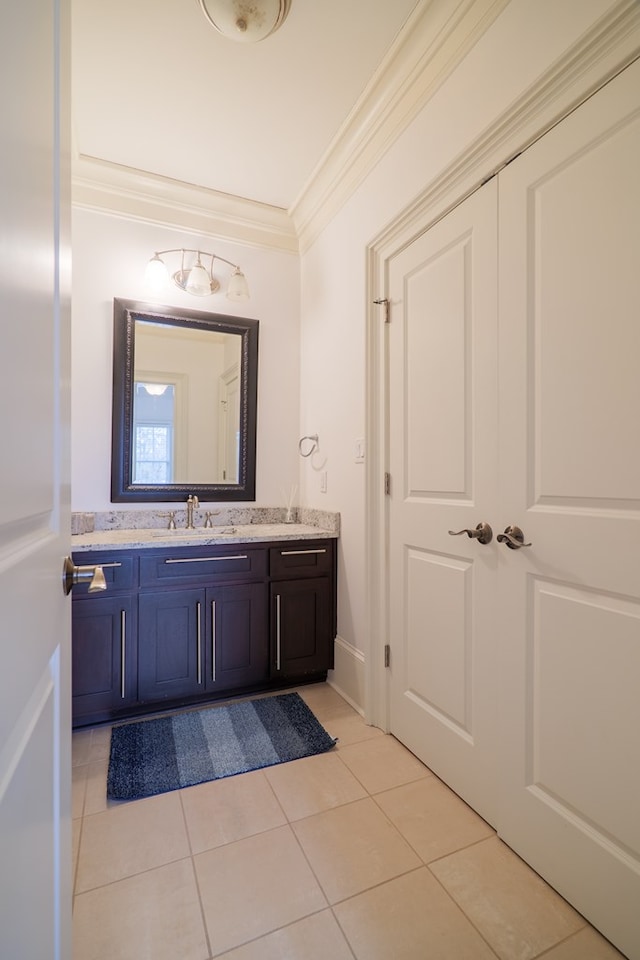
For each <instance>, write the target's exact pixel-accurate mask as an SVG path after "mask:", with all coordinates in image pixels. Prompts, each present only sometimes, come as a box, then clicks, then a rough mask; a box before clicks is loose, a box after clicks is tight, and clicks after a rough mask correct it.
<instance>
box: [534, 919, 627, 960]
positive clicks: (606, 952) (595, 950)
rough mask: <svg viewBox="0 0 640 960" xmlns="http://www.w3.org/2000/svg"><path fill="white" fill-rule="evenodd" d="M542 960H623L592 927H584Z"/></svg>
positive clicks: (546, 954)
mask: <svg viewBox="0 0 640 960" xmlns="http://www.w3.org/2000/svg"><path fill="white" fill-rule="evenodd" d="M544 960H625V958H624V957H623V955H622V954H621V953H620V952H619V951H618V950H616V948H615V947H614V946H612V945H611V944H610V943H609V941H608V940H605V939H604V937H601V936H600V934H599V933H597V932H596V931H595V930H594V929H593V927H585V928H584V930H580V931H579V932H578V933H576V934H574V936H572V937H569V939H568V940H565V941H564V943H561V944H560V945H559V946H557V947H554V948H553V949H552V950H549V952H548V953H545V955H544Z"/></svg>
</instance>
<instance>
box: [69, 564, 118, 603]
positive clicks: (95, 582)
mask: <svg viewBox="0 0 640 960" xmlns="http://www.w3.org/2000/svg"><path fill="white" fill-rule="evenodd" d="M106 566H118V567H119V566H120V564H119V563H118V564H106ZM87 581H89V593H97V592H98V591H100V590H106V589H107V581H106V580H105V576H104V571H103V569H102V567H101V566H100V565H97V566H88V565H87V566H79V567H77V566H76V565H75V563H74V562H73V560H72V559H71V557H65V558H64V566H63V568H62V589H63V590H64V595H65V597H68V596H69V594H70V593H71V591H72V590H73V587H74V585H75V584H76V583H86V582H87Z"/></svg>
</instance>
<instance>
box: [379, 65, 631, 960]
mask: <svg viewBox="0 0 640 960" xmlns="http://www.w3.org/2000/svg"><path fill="white" fill-rule="evenodd" d="M639 91H640V62H638V63H636V64H634V65H633V66H631V67H629V68H628V69H627V70H626V71H624V73H622V74H621V75H620V76H619V77H618V78H616V79H614V80H613V81H611V82H610V83H609V84H608V85H607V86H606V87H604V88H603V90H601V91H600V92H599V93H598V94H596V95H595V96H594V97H592V98H591V99H590V100H589V101H587V102H586V103H585V104H584V105H583V106H581V107H580V108H579V109H577V110H576V111H575V112H574V113H573V114H571V115H570V116H569V117H567V118H566V119H565V120H564V121H563V122H562V123H561V124H559V125H558V126H556V127H555V128H554V129H553V130H551V132H550V133H548V134H547V135H546V136H545V137H543V138H542V139H541V140H540V141H538V142H537V143H536V144H534V145H533V146H532V147H531V148H529V149H528V150H527V151H525V152H524V153H523V154H522V155H521V156H520V157H519V158H517V159H516V160H514V161H513V162H512V163H511V164H509V165H508V166H507V167H506V168H505V169H504V170H503V171H501V173H500V174H499V175H498V176H497V177H496V178H495V179H494V181H492V182H491V184H492V185H493V186H491V184H489V185H487V186H485V187H484V188H482V190H480V191H479V192H478V193H476V194H475V195H474V196H473V197H471V198H469V199H468V200H466V201H465V202H464V203H462V204H461V205H460V206H459V207H458V208H457V209H456V210H454V211H453V212H452V213H451V214H449V215H448V216H447V217H446V218H445V220H443V221H441V222H440V223H438V224H436V225H435V227H433V228H431V229H430V230H429V231H428V232H427V233H425V234H424V236H422V237H419V238H418V239H417V240H415V241H414V242H413V243H412V244H411V245H410V246H409V247H407V248H406V249H404V250H403V251H402V252H401V253H399V254H398V255H397V256H396V257H394V258H392V260H391V261H390V264H389V290H390V300H391V304H392V319H391V328H390V331H389V397H390V401H389V403H390V407H389V460H390V465H391V474H392V496H391V501H390V505H389V590H390V593H389V610H390V623H391V630H390V639H391V646H392V661H391V663H392V666H391V671H390V717H391V731H392V732H393V733H394V734H395V735H396V736H398V737H399V738H400V739H401V740H402V741H403V742H404V743H406V744H407V746H409V747H410V749H412V750H414V752H415V753H416V754H417V755H418V756H420V757H421V759H423V760H424V761H425V763H427V765H428V766H430V767H431V768H432V769H433V770H434V771H435V772H436V773H437V774H438V775H439V776H441V777H442V778H443V779H444V780H445V781H446V782H447V783H449V784H450V785H451V786H452V787H453V789H454V790H456V791H457V792H458V793H459V794H461V796H463V797H464V798H465V799H466V800H467V801H468V802H469V803H470V804H471V805H472V806H473V807H475V809H476V810H478V811H479V812H480V813H481V814H482V815H483V816H485V817H486V818H487V819H488V820H490V822H492V823H493V824H494V826H496V828H497V829H498V832H499V834H500V836H501V837H503V839H504V840H505V841H506V842H507V843H508V844H509V845H510V846H512V847H513V849H514V850H516V852H517V853H518V854H520V856H522V857H523V858H524V859H525V860H527V861H528V862H529V863H530V864H531V865H532V866H533V867H534V868H535V869H536V870H537V871H538V872H539V873H540V874H541V875H542V876H543V877H544V878H545V879H546V880H548V881H549V882H550V883H551V884H552V885H553V886H554V887H555V888H556V889H557V890H558V891H559V892H560V893H562V894H563V895H564V896H565V897H566V898H567V899H568V900H569V901H570V902H571V903H573V904H574V905H575V906H576V907H577V908H578V909H579V910H580V911H581V912H582V913H583V914H585V916H586V917H587V918H588V919H589V920H590V921H591V922H592V923H593V924H594V925H595V926H597V927H598V928H599V929H600V930H602V932H603V933H604V934H605V936H607V937H609V938H610V939H611V940H612V941H613V942H614V943H616V945H618V946H619V947H620V949H621V950H623V951H624V953H625V954H626V955H627V956H629V957H630V958H633V960H638V958H640V926H639V925H638V922H637V908H638V904H639V903H640V826H639V820H638V810H640V772H639V769H638V764H637V757H638V755H639V735H638V731H639V730H640V698H639V697H638V677H639V676H640V576H639V571H640V444H639V443H638V442H637V437H638V411H639V410H640V376H638V358H639V357H640V324H639V323H638V303H640V271H639V270H638V251H640V191H639V190H638V170H640V93H639ZM490 187H491V189H488V188H490ZM493 204H497V207H496V209H497V210H498V227H497V231H495V230H493V228H491V227H488V228H487V225H488V224H489V225H490V224H491V223H492V216H493V214H492V205H493ZM483 205H484V206H483ZM496 237H499V242H498V243H497V246H494V244H496ZM465 238H466V239H465ZM465 244H466V246H465ZM485 244H487V245H488V247H487V248H485ZM461 249H465V257H467V256H468V262H469V263H470V264H471V268H470V269H468V270H464V271H463V270H460V269H458V270H457V271H456V269H454V268H453V263H454V262H455V261H456V254H457V253H458V252H459V251H460V250H461ZM495 250H497V251H498V252H497V269H496V263H495V262H494V261H492V257H491V251H495ZM447 257H450V259H449V261H448V262H447V260H446V258H447ZM458 259H459V258H458ZM477 264H482V275H481V280H480V281H478V280H477V279H476V274H474V269H473V268H474V266H475V265H477ZM496 277H497V278H498V281H497V287H498V297H497V305H496V301H495V299H492V297H491V295H490V290H491V284H492V283H493V282H494V281H495V280H496ZM456 286H457V290H456V289H449V287H451V288H455V287H456ZM496 318H497V319H498V322H499V325H498V330H497V335H496V331H495V327H494V325H493V324H494V323H495V322H496ZM424 326H427V327H429V328H433V329H429V331H428V332H425V330H424V329H423V327H424ZM461 330H464V336H462V337H460V335H459V334H460V331H461ZM483 350H484V351H485V352H484V354H483V353H482V351H483ZM461 370H464V371H465V373H464V376H461V375H460V371H461ZM452 382H453V384H454V390H455V393H456V396H455V398H454V397H452V395H451V393H450V391H449V387H450V386H451V383H452ZM496 388H497V389H498V396H497V400H496ZM434 420H437V424H436V426H434V425H433V422H434ZM449 442H450V443H451V447H452V449H449V447H448V444H449ZM417 445H421V449H420V451H419V452H415V453H414V452H413V450H412V447H413V446H417ZM453 448H455V452H454V450H453ZM432 458H433V459H436V460H442V461H443V462H442V463H438V464H436V465H434V464H432V462H431V461H432ZM463 463H464V465H465V466H464V469H463V468H462V467H461V464H463ZM416 465H418V466H416ZM463 473H464V479H463V481H462V482H461V478H462V476H463ZM439 484H440V486H439ZM480 520H485V521H488V522H489V523H491V524H493V527H494V534H500V533H502V531H503V530H504V529H505V528H506V527H507V526H509V525H512V524H517V525H518V526H519V527H521V528H522V530H523V532H524V540H525V542H530V544H531V545H530V546H523V547H521V548H519V549H510V548H509V547H508V546H507V544H506V543H500V542H497V538H496V539H494V540H493V541H492V543H490V544H488V545H486V546H481V545H479V544H478V542H477V541H475V540H474V541H470V540H468V539H466V537H465V538H462V539H456V540H454V541H451V539H448V538H447V536H446V535H445V533H446V531H447V529H449V530H454V531H455V530H459V529H461V528H463V527H466V528H469V527H473V526H475V523H476V522H479V521H480ZM487 780H490V781H492V782H493V783H495V784H496V785H498V784H499V789H498V788H497V787H496V789H495V790H494V791H492V790H491V789H490V788H487Z"/></svg>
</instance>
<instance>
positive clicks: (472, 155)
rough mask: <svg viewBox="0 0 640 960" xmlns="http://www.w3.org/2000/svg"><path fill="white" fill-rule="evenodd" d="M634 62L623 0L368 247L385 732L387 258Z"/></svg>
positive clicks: (369, 413) (376, 651)
mask: <svg viewBox="0 0 640 960" xmlns="http://www.w3.org/2000/svg"><path fill="white" fill-rule="evenodd" d="M639 57H640V6H639V5H638V4H637V0H620V2H619V3H616V4H615V5H614V6H613V7H611V9H610V10H609V11H608V12H607V13H606V14H605V16H603V17H602V18H601V19H600V20H598V21H597V22H596V23H595V24H594V25H593V27H592V28H591V29H590V30H589V31H587V32H586V33H585V34H584V35H583V36H582V37H581V38H580V39H579V41H578V42H577V43H575V44H574V45H573V46H571V47H569V48H568V49H567V50H566V51H565V54H564V55H563V57H561V58H560V59H559V60H558V61H556V62H555V63H553V64H552V65H551V66H550V67H549V68H548V70H546V71H545V72H544V73H543V74H542V75H541V76H540V77H539V78H538V80H537V81H536V82H535V83H534V84H532V85H531V86H530V87H528V88H527V89H526V90H525V91H524V92H523V93H522V94H521V95H520V97H518V98H517V100H516V101H515V102H514V103H512V104H511V106H510V107H509V109H508V110H506V111H504V112H503V113H502V114H500V115H499V116H497V117H496V118H495V119H494V121H493V123H492V124H491V126H490V127H488V128H487V129H486V130H485V131H483V133H482V134H481V135H480V136H479V137H477V138H476V139H475V140H473V141H471V142H470V143H469V144H468V145H467V147H466V148H465V150H464V151H463V152H462V153H461V154H459V155H458V156H456V157H453V158H452V159H451V161H450V162H449V164H448V165H447V166H446V167H445V169H444V170H443V172H442V173H441V174H440V175H439V176H437V177H436V178H434V179H433V180H432V181H431V182H430V183H429V184H427V185H426V186H425V189H424V191H423V192H422V193H421V194H420V196H419V197H418V198H417V199H416V200H415V201H414V202H413V203H411V204H410V205H409V206H408V207H406V208H405V209H404V210H403V211H402V212H401V213H399V214H398V216H397V217H396V218H394V220H393V221H391V222H390V223H389V224H388V225H387V226H385V227H384V228H383V229H382V230H381V231H380V233H379V234H378V235H377V236H376V237H374V238H373V239H372V241H371V242H370V243H369V244H368V246H367V249H366V256H367V282H366V296H367V312H366V348H365V349H366V369H365V380H366V384H365V387H366V397H365V424H366V436H367V450H368V457H367V464H366V480H365V515H366V518H367V522H366V524H365V529H366V534H365V564H366V576H365V583H366V611H367V619H368V623H367V636H368V637H369V652H368V655H367V658H366V661H365V703H364V712H365V719H366V720H367V722H368V723H371V724H374V725H375V726H377V727H380V729H382V730H384V731H385V732H388V731H389V682H388V674H387V672H386V669H385V656H384V650H385V645H386V644H387V643H388V637H389V632H390V631H389V627H390V624H389V603H388V592H387V582H388V522H389V521H388V500H387V497H386V496H385V491H384V488H385V479H384V478H385V473H386V472H387V471H388V469H389V455H388V446H389V437H388V406H389V396H388V373H387V343H388V325H387V323H386V322H385V319H386V316H388V317H389V320H390V322H393V304H392V303H389V302H388V301H387V299H386V298H387V296H388V286H389V285H388V265H389V261H390V259H391V258H392V257H393V256H395V255H397V254H398V253H400V251H401V250H403V249H404V248H405V247H406V246H408V245H409V244H410V243H412V242H413V241H414V240H415V239H416V237H418V236H420V235H421V234H423V233H425V232H426V231H427V230H429V229H430V228H431V227H432V226H433V225H434V224H435V223H436V222H437V221H438V220H440V219H442V218H443V217H445V216H446V215H447V213H449V211H450V210H452V209H453V208H454V207H455V206H457V205H458V204H460V203H462V202H463V201H464V200H465V199H466V198H467V197H468V196H469V195H470V194H472V193H473V192H474V191H475V190H476V189H478V187H480V186H482V184H483V183H485V182H486V181H487V180H489V179H491V178H492V177H493V176H495V175H496V174H497V173H498V172H499V171H500V170H501V169H502V168H503V167H505V166H506V165H507V164H508V163H510V162H511V160H513V159H515V157H517V156H518V155H519V154H520V153H522V152H523V151H524V150H526V149H527V147H529V146H530V145H531V144H532V143H534V142H535V141H536V140H538V139H539V138H540V137H542V136H543V135H544V134H545V133H547V131H548V130H550V129H551V128H552V127H553V126H555V125H556V124H557V123H559V122H560V120H562V119H564V118H565V117H566V116H567V115H568V114H569V113H571V112H572V111H573V110H575V109H576V108H577V107H578V106H580V104H581V103H583V102H584V101H585V100H587V99H588V98H589V97H590V96H591V95H592V94H594V93H595V92H596V91H597V90H598V89H600V88H601V87H603V86H604V85H605V84H606V83H608V81H609V80H611V79H613V77H614V76H617V74H619V73H620V72H621V71H622V70H624V68H625V67H627V66H628V65H629V64H630V63H632V62H633V61H634V60H636V59H638V58H639ZM376 301H377V302H376ZM390 482H391V483H393V477H391V479H390ZM390 656H391V657H393V650H391V652H390Z"/></svg>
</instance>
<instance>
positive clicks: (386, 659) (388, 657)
mask: <svg viewBox="0 0 640 960" xmlns="http://www.w3.org/2000/svg"><path fill="white" fill-rule="evenodd" d="M384 665H385V667H388V666H390V665H391V647H390V646H389V644H388V643H385V645H384Z"/></svg>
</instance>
